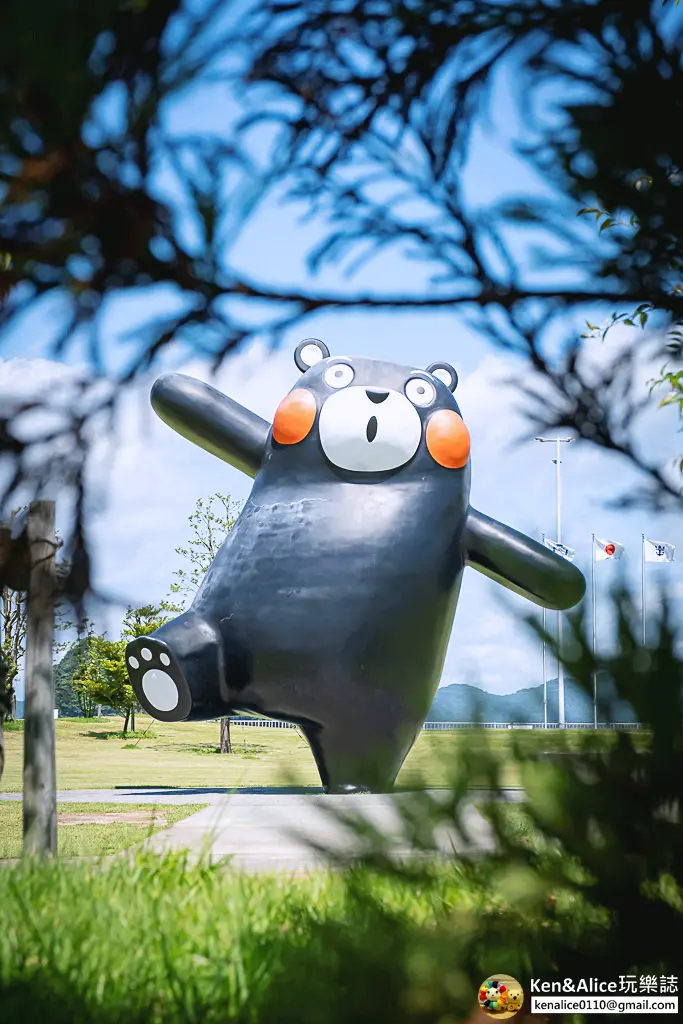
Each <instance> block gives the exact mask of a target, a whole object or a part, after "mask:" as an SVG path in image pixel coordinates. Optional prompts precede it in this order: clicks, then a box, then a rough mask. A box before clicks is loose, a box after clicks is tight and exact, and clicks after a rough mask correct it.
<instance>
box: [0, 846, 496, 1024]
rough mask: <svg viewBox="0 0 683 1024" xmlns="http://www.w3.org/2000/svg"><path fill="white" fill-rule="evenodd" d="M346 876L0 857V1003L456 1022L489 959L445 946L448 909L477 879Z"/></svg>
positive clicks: (113, 1016) (173, 1022)
mask: <svg viewBox="0 0 683 1024" xmlns="http://www.w3.org/2000/svg"><path fill="white" fill-rule="evenodd" d="M348 880H349V876H341V875H340V874H337V873H334V872H315V873H314V874H312V875H310V876H307V877H304V878H300V879H297V878H294V879H293V878H290V877H288V876H285V875H280V876H275V875H251V876H250V875H244V874H240V873H234V872H231V871H229V870H225V869H224V868H222V867H217V866H214V867H213V868H211V867H208V866H205V865H201V864H199V865H191V864H189V863H187V862H186V861H184V860H183V858H182V857H178V856H176V857H167V858H158V857H153V856H150V855H146V854H144V853H142V854H136V855H135V856H134V857H133V859H132V861H131V862H129V861H128V859H126V860H125V861H119V860H116V861H110V862H109V863H108V864H107V865H106V867H104V866H103V867H100V866H99V865H97V864H95V865H92V864H90V863H85V864H84V863H80V864H78V863H64V862H59V861H58V862H56V863H48V864H46V865H44V866H40V865H31V864H23V865H20V866H17V867H8V868H5V869H4V870H3V871H0V999H1V1002H2V1010H3V1013H2V1019H3V1020H8V1021H10V1020H16V1021H19V1020H21V1021H27V1022H33V1021H36V1022H38V1021H40V1022H41V1024H42V1022H44V1021H49V1022H50V1024H73V1022H74V1021H79V1022H82V1024H121V1022H122V1021H126V1022H127V1024H148V1022H156V1024H199V1022H202V1024H228V1022H234V1024H289V1022H293V1021H296V1022H297V1024H320V1022H323V1021H325V1022H326V1024H348V1022H350V1021H354V1022H356V1021H357V1022H360V1024H364V1022H367V1024H370V1022H378V1021H391V1022H392V1024H408V1022H411V1024H451V1022H452V1024H456V1022H457V1021H458V1020H462V1019H463V1016H462V1015H461V1014H456V1013H455V1012H454V1010H455V1009H456V1008H457V1009H461V1008H463V1007H465V1008H467V1009H469V1008H472V1009H475V1008H476V993H477V986H478V983H479V982H480V981H481V978H482V977H484V976H485V974H486V973H487V970H490V967H489V965H488V963H487V965H486V968H484V967H483V966H480V965H479V964H478V963H475V964H474V965H470V964H466V965H463V964H461V963H459V962H458V961H459V958H460V956H461V952H462V951H461V949H460V948H459V947H461V946H462V945H463V940H462V937H459V936H461V931H462V929H460V928H459V919H457V918H456V917H455V915H456V913H458V914H459V913H467V912H468V911H471V910H474V909H477V908H479V907H480V906H483V905H484V904H485V902H486V898H485V894H484V895H483V894H482V893H481V892H479V891H477V890H476V889H473V888H472V887H471V886H470V885H469V884H468V883H467V881H466V879H465V878H463V876H462V875H461V874H460V873H459V872H458V871H457V869H452V870H450V869H449V870H444V871H443V872H442V877H441V879H440V880H439V881H438V882H437V883H436V884H435V885H434V886H433V887H429V888H428V887H416V886H414V885H410V884H401V883H399V882H393V881H392V880H391V879H382V878H379V877H374V876H372V875H367V876H366V874H365V873H364V872H358V873H357V874H355V875H354V885H353V889H349V886H348V884H347V882H348ZM370 896H371V897H372V899H371V901H370ZM451 920H452V922H453V923H452V924H451V923H449V922H450V921H451ZM468 975H470V976H468ZM425 1000H427V1002H426V1003H425ZM413 1003H415V1006H413ZM476 1012H477V1013H479V1011H478V1010H477V1011H476Z"/></svg>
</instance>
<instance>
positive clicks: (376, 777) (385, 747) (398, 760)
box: [302, 719, 421, 793]
mask: <svg viewBox="0 0 683 1024" xmlns="http://www.w3.org/2000/svg"><path fill="white" fill-rule="evenodd" d="M369 724H370V723H368V721H367V720H365V721H363V720H362V719H360V720H356V721H354V722H352V723H351V722H348V723H344V725H341V724H335V725H334V726H330V725H325V726H318V725H315V726H314V725H306V726H304V727H302V728H303V732H304V735H305V736H306V739H307V740H308V742H309V744H310V747H311V750H312V751H313V756H314V758H315V762H316V764H317V766H318V771H319V772H320V778H321V780H322V784H323V788H324V789H325V792H326V793H357V792H364V791H365V792H371V793H386V792H389V791H390V790H391V789H392V788H393V785H394V781H395V779H396V776H397V775H398V773H399V769H400V767H401V765H402V764H403V761H404V759H405V757H406V755H407V753H408V751H409V750H410V748H411V746H412V745H413V742H414V740H415V737H416V735H417V733H418V731H419V729H420V725H421V723H415V724H414V726H411V727H409V728H407V729H406V728H405V727H404V728H403V729H401V730H400V731H397V732H395V733H389V732H388V731H387V730H386V729H383V728H382V727H381V726H379V727H378V728H377V729H376V731H373V730H372V729H370V728H369ZM375 725H377V723H375Z"/></svg>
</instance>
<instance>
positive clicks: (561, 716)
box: [534, 437, 573, 729]
mask: <svg viewBox="0 0 683 1024" xmlns="http://www.w3.org/2000/svg"><path fill="white" fill-rule="evenodd" d="M534 440H535V441H542V442H543V443H549V442H550V443H553V442H554V444H555V451H556V458H554V459H553V460H552V461H553V462H554V463H555V467H556V470H557V472H556V475H555V491H556V500H555V521H556V529H557V538H556V541H557V543H558V544H561V543H562V511H561V498H562V491H561V487H562V485H561V479H562V477H561V470H560V462H561V459H560V451H561V445H562V444H563V443H567V444H568V443H569V442H570V441H573V438H571V437H536V438H534ZM557 703H558V712H559V713H558V725H559V727H560V729H564V728H566V723H565V713H564V711H565V705H564V665H563V664H562V612H560V611H558V613H557Z"/></svg>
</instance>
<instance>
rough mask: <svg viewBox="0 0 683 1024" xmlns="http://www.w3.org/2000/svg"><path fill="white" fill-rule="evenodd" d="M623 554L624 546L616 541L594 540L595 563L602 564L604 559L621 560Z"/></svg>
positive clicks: (597, 538)
mask: <svg viewBox="0 0 683 1024" xmlns="http://www.w3.org/2000/svg"><path fill="white" fill-rule="evenodd" d="M623 553H624V545H623V544H619V542H618V541H616V540H600V538H599V537H596V538H595V547H594V549H593V554H594V556H595V561H596V562H602V561H603V560H604V559H605V558H621V556H622V555H623Z"/></svg>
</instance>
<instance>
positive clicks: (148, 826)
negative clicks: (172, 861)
mask: <svg viewBox="0 0 683 1024" xmlns="http://www.w3.org/2000/svg"><path fill="white" fill-rule="evenodd" d="M206 806H207V805H206V804H182V805H178V804H176V805H175V806H172V807H171V806H168V805H166V806H159V807H154V806H153V805H151V804H103V803H97V804H79V803H73V804H57V817H58V824H57V841H58V847H59V853H60V855H61V856H63V857H99V856H103V855H105V854H110V853H118V852H119V851H120V850H125V849H126V848H127V847H129V846H133V845H134V844H135V843H139V842H142V840H143V839H146V838H147V836H149V835H152V834H153V833H154V832H159V831H160V830H161V829H163V828H167V827H168V826H169V825H174V824H175V823H176V821H181V820H182V819H183V818H187V817H188V816H189V815H190V814H195V813H196V811H199V810H201V808H202V807H206ZM21 852H22V805H21V803H20V802H19V801H18V800H16V801H15V800H5V801H0V860H11V859H13V858H16V857H20V856H21Z"/></svg>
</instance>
